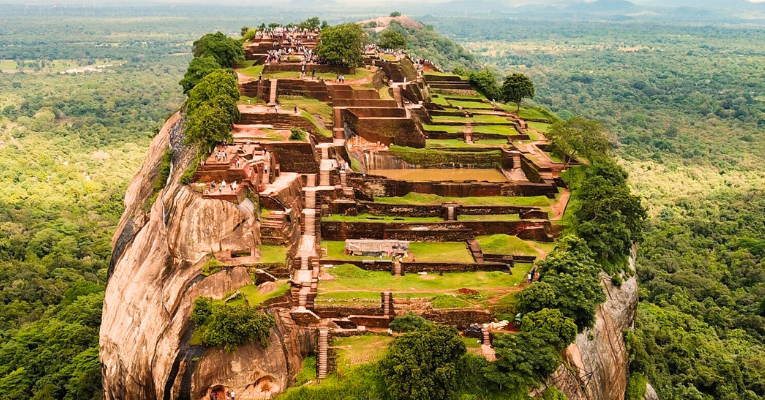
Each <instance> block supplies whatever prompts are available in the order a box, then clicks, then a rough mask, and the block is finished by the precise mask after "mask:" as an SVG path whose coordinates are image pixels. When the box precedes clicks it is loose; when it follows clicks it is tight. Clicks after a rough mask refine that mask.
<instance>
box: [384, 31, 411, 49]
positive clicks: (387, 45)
mask: <svg viewBox="0 0 765 400" xmlns="http://www.w3.org/2000/svg"><path fill="white" fill-rule="evenodd" d="M377 46H378V47H380V48H382V49H392V50H401V49H405V48H406V38H405V37H404V35H402V34H400V33H398V32H396V31H393V30H390V29H386V30H384V31H382V33H380V36H378V37H377Z"/></svg>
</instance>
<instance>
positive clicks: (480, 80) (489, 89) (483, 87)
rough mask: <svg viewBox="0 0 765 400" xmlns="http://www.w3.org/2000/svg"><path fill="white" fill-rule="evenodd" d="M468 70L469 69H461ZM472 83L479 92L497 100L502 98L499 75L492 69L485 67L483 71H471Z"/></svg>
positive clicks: (470, 78)
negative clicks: (498, 80)
mask: <svg viewBox="0 0 765 400" xmlns="http://www.w3.org/2000/svg"><path fill="white" fill-rule="evenodd" d="M459 72H463V73H464V72H467V71H459ZM469 80H470V85H471V86H473V88H474V89H475V90H477V91H479V92H481V93H482V94H483V95H484V96H486V98H488V99H491V100H496V99H498V98H500V95H501V94H502V93H501V91H500V88H499V85H498V84H497V75H496V74H494V72H493V71H492V70H490V69H483V70H481V71H470V72H469Z"/></svg>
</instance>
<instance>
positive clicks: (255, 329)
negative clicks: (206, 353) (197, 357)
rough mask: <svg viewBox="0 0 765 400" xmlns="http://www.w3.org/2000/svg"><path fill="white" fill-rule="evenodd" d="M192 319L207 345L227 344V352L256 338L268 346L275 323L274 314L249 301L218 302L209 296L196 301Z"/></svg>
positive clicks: (261, 343) (225, 345)
mask: <svg viewBox="0 0 765 400" xmlns="http://www.w3.org/2000/svg"><path fill="white" fill-rule="evenodd" d="M191 319H192V321H194V324H195V325H196V329H199V330H200V331H201V333H202V335H201V336H202V343H204V344H205V346H211V347H212V346H224V347H225V348H226V350H227V351H233V350H235V349H236V347H237V346H240V345H243V344H247V343H249V342H254V341H258V342H259V343H260V345H261V346H264V347H267V346H268V337H269V336H270V334H271V328H273V327H274V326H276V318H275V317H274V316H273V315H270V314H265V313H263V312H261V311H258V310H257V309H255V308H254V307H250V306H248V305H246V304H240V305H238V306H228V305H226V304H215V303H213V301H212V299H210V298H209V297H199V298H197V299H196V300H194V308H193V309H192V312H191Z"/></svg>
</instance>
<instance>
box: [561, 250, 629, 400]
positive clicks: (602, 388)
mask: <svg viewBox="0 0 765 400" xmlns="http://www.w3.org/2000/svg"><path fill="white" fill-rule="evenodd" d="M634 256H635V252H634V251H633V257H632V258H631V259H630V265H631V268H632V269H633V271H634V261H633V260H634ZM601 283H602V286H603V288H604V290H605V292H606V302H605V303H603V304H601V305H600V306H599V307H598V310H597V315H596V321H595V326H594V327H593V328H592V329H586V330H585V331H584V332H582V333H580V334H579V335H577V337H576V340H575V341H574V343H572V344H571V345H569V347H568V348H566V350H565V354H564V361H565V363H564V364H561V365H560V367H559V368H558V370H557V371H555V373H554V374H553V375H551V376H550V377H549V378H548V379H547V385H549V386H555V387H557V388H558V389H560V390H561V391H562V392H563V393H565V394H566V396H568V398H569V399H570V400H622V399H624V393H625V391H626V390H627V378H628V367H629V354H628V353H627V347H626V345H625V343H624V331H626V330H627V329H630V328H632V327H633V324H634V322H635V316H636V314H637V305H638V284H637V277H636V276H634V274H633V276H632V277H630V278H629V279H627V280H625V281H624V282H623V283H622V285H621V287H616V286H615V285H613V284H612V283H611V277H610V276H608V275H607V274H605V273H601Z"/></svg>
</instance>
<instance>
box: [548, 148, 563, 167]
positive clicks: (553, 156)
mask: <svg viewBox="0 0 765 400" xmlns="http://www.w3.org/2000/svg"><path fill="white" fill-rule="evenodd" d="M545 154H547V156H548V157H550V159H551V160H552V161H553V162H556V163H561V164H563V163H564V162H565V161H563V158H562V157H561V156H559V155H557V154H555V153H553V152H551V151H545Z"/></svg>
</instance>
